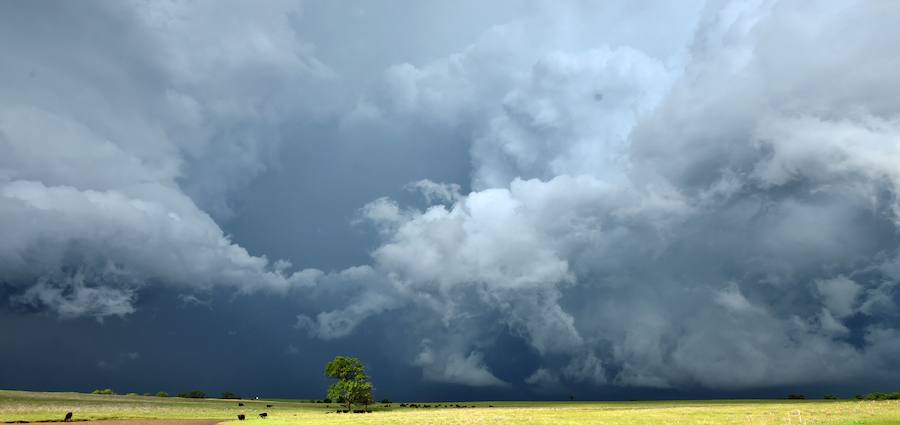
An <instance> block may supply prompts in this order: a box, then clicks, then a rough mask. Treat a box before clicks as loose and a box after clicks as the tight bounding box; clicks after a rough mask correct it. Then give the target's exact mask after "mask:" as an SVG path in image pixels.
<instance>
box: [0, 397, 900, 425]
mask: <svg viewBox="0 0 900 425" xmlns="http://www.w3.org/2000/svg"><path fill="white" fill-rule="evenodd" d="M238 402H239V401H237V400H219V399H204V400H195V399H179V398H162V397H148V396H118V395H94V394H80V393H42V392H24V391H0V422H12V421H48V420H62V418H63V416H64V415H65V413H66V412H68V411H71V412H73V413H74V419H75V420H76V421H78V420H88V419H199V418H204V419H205V418H209V419H222V420H223V421H227V422H228V424H227V425H238V424H241V425H251V424H249V423H250V422H253V424H252V425H290V424H299V423H303V424H435V425H437V424H584V423H589V424H605V425H657V424H658V425H667V424H679V425H681V424H684V425H700V424H704V425H707V424H708V425H714V424H715V425H720V424H735V425H814V424H823V425H851V424H859V425H887V424H900V401H897V400H888V401H856V400H853V401H828V400H806V401H786V400H739V401H738V400H727V401H720V400H716V401H650V402H476V403H473V402H466V403H465V406H473V405H474V406H477V407H474V408H472V407H466V408H456V407H450V408H446V407H442V408H435V407H433V406H435V405H438V404H440V405H447V404H450V405H456V404H457V403H455V402H451V403H444V402H427V403H425V404H428V405H430V406H432V407H430V408H418V409H415V408H402V407H399V402H394V403H392V404H391V407H390V408H387V407H385V406H384V405H381V404H375V405H374V406H371V408H372V410H374V412H373V413H367V414H345V413H342V414H338V413H335V410H336V409H338V408H339V406H338V405H337V404H335V403H331V404H330V405H327V404H324V403H306V402H298V401H289V400H240V402H241V403H244V404H245V405H244V406H243V407H240V406H238ZM266 404H274V406H273V407H272V408H266ZM419 404H422V403H419ZM459 404H460V405H463V403H459ZM489 405H493V406H494V407H488V406H489ZM328 406H330V407H328ZM260 412H268V415H269V416H268V418H267V419H260V418H259V417H258V414H259V413H260ZM240 413H244V414H246V415H247V420H246V421H243V422H239V421H237V415H238V414H240ZM262 421H265V422H262Z"/></svg>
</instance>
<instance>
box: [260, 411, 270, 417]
mask: <svg viewBox="0 0 900 425" xmlns="http://www.w3.org/2000/svg"><path fill="white" fill-rule="evenodd" d="M259 417H260V418H263V419H265V418H268V417H269V414H268V413H266V412H262V413H260V414H259Z"/></svg>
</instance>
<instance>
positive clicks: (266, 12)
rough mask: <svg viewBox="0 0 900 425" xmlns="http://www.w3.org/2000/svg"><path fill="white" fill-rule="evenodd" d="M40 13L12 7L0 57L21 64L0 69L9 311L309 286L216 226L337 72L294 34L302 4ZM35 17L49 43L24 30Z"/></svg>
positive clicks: (113, 307) (134, 5)
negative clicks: (164, 292)
mask: <svg viewBox="0 0 900 425" xmlns="http://www.w3.org/2000/svg"><path fill="white" fill-rule="evenodd" d="M44 6H46V5H39V4H28V5H11V4H10V5H5V6H4V9H10V10H5V11H4V12H3V13H2V15H3V16H4V17H5V18H4V19H3V24H2V27H3V30H2V32H3V34H4V36H3V37H0V38H2V39H3V40H4V41H3V42H0V49H2V51H4V52H5V54H7V55H10V56H15V57H16V58H18V60H17V61H16V62H15V63H8V64H4V65H3V66H0V78H2V79H3V80H4V81H5V82H6V83H5V84H3V88H2V89H0V96H2V98H3V101H2V102H0V220H2V221H3V223H5V224H6V226H4V238H3V241H2V242H0V273H2V274H3V279H2V283H3V284H5V285H9V286H12V287H13V288H16V290H17V291H18V292H20V294H19V296H17V297H15V298H14V299H15V300H16V302H19V303H26V304H29V305H33V306H36V307H40V306H43V307H47V308H49V309H52V310H54V311H57V312H58V313H59V315H60V316H62V317H76V316H82V315H89V316H96V317H104V316H110V315H116V316H122V315H126V314H129V313H131V312H133V311H134V308H135V307H134V303H135V300H136V299H137V297H138V294H139V290H140V289H141V288H142V287H144V286H146V285H151V284H152V285H157V284H162V285H170V286H176V287H180V288H182V289H189V290H205V289H208V288H210V287H212V286H214V285H224V286H226V287H232V288H236V289H238V290H240V291H254V290H269V291H274V292H276V293H279V292H280V293H285V291H287V290H288V289H289V288H290V287H292V286H294V285H301V286H302V285H304V283H301V281H305V282H308V280H307V278H308V276H309V275H310V273H311V274H315V272H314V271H310V272H309V273H307V274H305V275H303V274H297V275H291V274H289V273H286V272H285V271H284V267H279V266H277V265H275V264H273V263H271V262H270V261H269V260H268V259H267V258H266V257H264V256H255V255H252V254H250V253H248V252H247V251H246V250H245V249H244V248H242V247H241V246H239V245H238V244H236V243H234V242H233V241H231V240H230V237H229V236H228V235H227V234H225V233H224V232H223V231H222V230H221V228H220V227H219V225H218V223H217V222H216V221H215V220H216V219H220V220H221V219H225V218H227V217H229V216H230V215H231V210H230V207H229V206H228V201H227V198H228V195H229V194H230V193H232V192H233V191H235V190H237V189H239V188H240V187H242V186H244V185H246V183H247V181H248V180H249V179H250V178H252V177H253V176H254V175H256V174H257V173H259V172H260V171H261V170H263V169H264V168H265V167H266V161H267V159H268V157H269V156H271V155H272V154H273V153H274V151H275V150H276V149H277V146H278V144H279V142H280V137H279V136H278V135H277V134H275V132H273V130H272V129H273V128H274V127H277V126H278V125H280V123H284V122H286V121H288V120H291V119H293V118H294V116H295V115H294V114H295V113H296V112H295V111H292V109H293V107H297V108H298V109H299V108H300V107H301V106H302V105H304V104H305V103H303V102H297V101H296V100H295V99H296V97H295V95H296V94H297V93H298V92H300V91H304V90H306V89H312V88H315V87H322V85H321V84H320V83H322V82H327V81H330V79H331V78H332V73H331V71H330V70H328V69H327V67H326V66H324V65H323V64H322V63H320V62H319V61H318V60H317V59H316V58H315V57H314V55H313V54H312V53H313V52H312V50H311V47H310V46H308V45H306V44H304V43H303V42H302V41H300V40H299V39H297V38H296V36H295V33H294V30H293V29H292V28H293V27H292V25H293V24H292V22H291V16H292V13H299V11H298V10H297V9H296V7H295V6H294V5H290V4H287V3H284V4H274V3H273V4H270V5H269V7H266V8H247V7H245V6H244V5H241V4H240V3H234V4H232V5H231V7H234V8H239V9H240V13H235V14H230V13H226V14H219V13H216V11H217V10H220V9H219V6H221V5H215V6H213V5H212V4H211V3H206V2H200V3H164V4H163V3H159V4H151V3H145V2H122V3H118V2H89V3H86V4H83V5H78V6H74V5H69V6H64V7H62V8H52V10H44V9H43V8H44ZM232 10H234V9H232ZM235 11H236V10H235ZM36 19H37V20H40V21H41V22H45V23H46V25H49V26H52V27H54V31H53V32H52V34H50V33H48V37H33V38H27V37H25V38H21V37H20V36H21V35H23V34H27V33H28V30H27V28H25V27H24V26H25V25H29V22H33V21H35V20H36ZM323 93H324V92H323ZM307 95H308V96H312V93H311V92H310V93H308V94H307ZM323 99H324V97H323ZM307 111H308V109H307ZM305 116H307V117H309V119H315V118H314V117H312V116H311V115H309V114H307V115H305ZM111 270H113V271H114V272H111Z"/></svg>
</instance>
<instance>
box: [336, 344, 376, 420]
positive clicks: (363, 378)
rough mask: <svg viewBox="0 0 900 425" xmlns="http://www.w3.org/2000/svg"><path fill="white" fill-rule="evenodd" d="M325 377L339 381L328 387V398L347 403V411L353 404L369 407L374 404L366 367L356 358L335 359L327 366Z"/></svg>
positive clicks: (341, 357)
mask: <svg viewBox="0 0 900 425" xmlns="http://www.w3.org/2000/svg"><path fill="white" fill-rule="evenodd" d="M325 376H327V377H329V378H333V379H337V382H335V383H334V384H332V385H331V386H330V387H328V398H329V399H331V400H334V401H337V402H338V403H346V404H347V410H350V409H351V408H352V405H353V404H364V405H368V404H369V403H371V402H372V383H371V382H369V376H368V375H366V367H365V365H363V363H362V362H361V361H360V360H359V359H357V358H356V357H347V356H337V357H335V358H334V360H332V361H330V362H328V364H327V365H325Z"/></svg>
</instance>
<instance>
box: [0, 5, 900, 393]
mask: <svg viewBox="0 0 900 425" xmlns="http://www.w3.org/2000/svg"><path fill="white" fill-rule="evenodd" d="M49 6H50V5H49V4H45V3H35V2H32V3H6V4H4V5H3V6H0V7H4V8H6V9H9V10H8V11H4V13H2V14H0V16H2V17H3V18H0V19H3V20H4V23H6V24H8V25H4V26H3V29H2V30H0V31H3V34H4V35H5V36H4V37H2V39H0V40H2V41H0V43H2V44H0V49H2V50H3V51H5V52H9V53H10V55H14V56H15V57H17V58H20V60H18V61H15V62H4V63H2V64H0V78H2V79H3V81H5V82H6V83H4V84H3V85H2V86H0V95H2V98H3V99H4V100H3V101H0V153H2V154H3V155H0V195H2V196H0V220H2V223H3V226H4V229H3V230H4V236H5V238H4V241H3V242H0V273H2V282H3V283H4V285H3V286H2V288H3V290H4V294H5V298H6V299H7V300H8V301H9V302H8V303H7V305H8V306H10V307H11V308H12V309H14V310H15V311H19V312H21V311H23V310H29V309H31V310H42V309H46V310H50V311H53V312H55V314H57V315H59V316H61V317H63V318H71V319H73V321H70V322H64V323H74V322H79V323H81V322H80V321H81V320H83V319H78V318H79V317H98V318H103V317H108V316H124V317H125V319H124V320H126V321H127V320H129V318H134V320H135V321H136V322H140V323H144V321H145V320H147V319H146V318H144V319H140V317H142V315H145V314H146V313H145V312H144V311H143V310H142V308H144V307H146V306H149V305H153V304H154V301H153V299H150V300H148V301H142V300H143V299H144V297H148V295H150V294H154V293H155V291H162V292H164V293H165V292H166V291H169V292H173V291H174V292H178V293H179V294H180V297H176V299H178V300H180V301H179V302H178V305H182V306H185V307H183V308H184V309H187V310H185V311H188V310H189V311H191V313H190V314H187V313H185V317H200V316H203V315H209V316H208V317H222V316H219V315H220V314H221V313H220V312H219V310H217V309H218V308H220V307H221V306H222V304H223V303H225V304H228V303H240V301H236V300H235V298H232V299H231V300H230V301H223V298H227V295H222V294H223V293H226V294H227V293H235V292H237V293H239V294H241V297H246V298H241V299H242V300H245V302H246V304H245V307H246V308H243V309H241V308H236V309H235V310H234V316H235V317H239V318H241V319H244V320H256V319H253V317H255V316H254V315H256V314H262V313H260V312H261V311H267V312H269V313H271V314H268V313H266V314H263V316H265V317H263V318H261V319H260V320H264V321H265V322H266V323H268V324H269V326H268V327H265V329H266V330H264V331H263V330H261V329H262V328H254V332H264V333H271V336H270V337H265V338H263V339H264V340H265V341H267V342H266V344H268V343H269V342H268V341H273V342H272V344H273V347H275V345H277V347H275V348H272V350H271V351H270V352H277V353H281V354H283V355H284V356H285V357H295V356H304V358H305V359H308V360H311V359H315V361H314V362H319V363H321V362H320V360H322V359H323V358H325V357H327V353H328V352H330V351H331V350H350V351H353V350H360V352H362V353H364V354H365V355H366V356H369V358H375V359H376V360H375V361H374V364H375V365H377V366H378V368H380V369H381V370H391V369H393V370H397V371H402V372H398V373H401V374H402V375H403V376H409V375H410V374H413V375H415V376H419V377H421V379H422V382H420V383H418V384H416V385H421V386H422V387H421V388H420V391H419V392H417V394H434V395H435V396H436V397H437V396H440V395H448V394H450V395H453V394H457V395H456V396H458V394H460V393H461V392H456V391H462V390H457V389H454V388H469V389H471V391H474V392H470V393H468V395H469V396H472V394H507V395H523V394H541V395H542V396H556V395H559V394H568V393H569V392H572V391H580V392H585V391H587V392H591V391H599V392H596V393H597V394H600V393H602V391H603V390H602V389H604V388H605V389H609V388H618V389H619V391H626V392H627V391H632V390H631V389H629V388H633V387H639V388H654V389H655V390H654V391H658V392H657V393H655V394H669V395H671V394H677V393H672V392H668V393H667V392H666V391H678V390H679V389H687V390H689V391H698V394H699V392H703V391H729V392H731V393H739V392H740V391H753V389H757V388H788V387H801V388H810V387H814V388H824V387H834V386H842V387H841V388H850V387H853V386H854V385H857V384H859V383H861V382H870V383H879V382H886V381H888V380H891V379H896V378H897V376H896V375H895V374H894V373H893V372H891V371H895V370H897V368H896V366H897V363H896V360H894V359H896V358H897V355H898V354H900V342H898V341H900V334H898V329H897V327H896V323H897V319H898V315H897V313H898V311H897V307H896V303H897V301H898V299H897V298H898V296H897V291H896V283H897V280H898V278H900V266H898V264H900V251H898V249H900V243H898V238H897V226H898V225H900V218H898V214H900V204H898V202H897V190H898V188H900V171H898V170H900V169H898V168H897V164H898V163H900V144H898V142H897V141H898V140H900V125H898V123H897V122H898V119H897V114H898V112H900V111H898V108H900V103H898V102H897V99H898V98H900V93H898V90H900V85H897V84H895V83H893V81H892V76H894V75H897V73H898V71H900V69H897V68H898V62H897V60H896V53H894V52H893V44H892V43H891V41H892V40H897V39H898V38H900V33H897V30H896V29H895V27H896V26H895V25H893V24H892V22H895V21H896V20H897V19H898V18H900V16H898V15H900V8H898V7H897V6H894V5H892V4H890V3H872V2H869V3H855V2H846V3H834V4H829V5H827V7H826V6H820V7H817V8H816V9H815V10H811V9H807V8H804V7H803V6H802V5H799V4H790V3H785V2H777V1H757V2H727V1H721V2H708V3H700V2H695V3H690V4H688V3H683V2H679V3H677V4H675V3H664V4H657V5H654V6H653V7H641V6H638V5H636V4H634V3H633V2H623V3H622V4H615V3H606V4H594V3H578V2H573V3H566V4H559V3H558V2H552V3H541V2H535V3H515V4H511V5H507V4H501V3H497V4H494V5H491V6H490V8H489V9H488V10H485V13H483V14H476V15H478V16H479V18H478V19H474V20H470V19H468V18H467V16H468V15H469V14H467V13H463V12H462V11H466V10H470V9H471V8H470V7H469V6H464V7H459V8H454V9H453V10H449V11H448V10H443V9H444V8H445V6H443V5H442V4H441V3H434V4H429V3H422V4H421V5H418V6H416V7H413V8H410V10H407V11H404V12H403V13H400V14H399V15H397V16H395V15H396V13H395V11H394V9H392V7H393V6H396V4H394V3H385V4H384V7H383V8H378V9H373V8H372V7H373V6H372V4H370V3H359V4H349V5H347V7H346V8H342V9H341V10H337V9H335V7H334V6H333V5H329V4H328V3H312V2H311V3H303V4H291V3H277V2H273V3H267V4H266V5H265V6H266V7H258V6H257V5H251V4H250V3H240V2H235V3H233V4H228V5H222V4H221V3H215V4H213V3H204V2H200V3H190V4H183V3H177V2H176V3H171V4H168V3H166V4H163V3H138V2H135V3H103V2H95V3H79V4H77V5H72V4H66V5H53V6H54V7H49ZM473 7H474V6H473ZM388 17H390V19H391V22H399V24H391V25H386V24H385V22H387V21H388V20H389V19H388ZM394 19H396V21H394ZM6 21H9V22H6ZM338 21H344V22H346V23H351V24H348V25H345V26H344V27H345V28H347V29H346V31H343V32H341V33H340V34H334V31H333V29H332V27H331V26H327V27H323V25H322V23H323V22H329V23H332V22H338ZM24 22H30V23H33V22H44V23H45V24H47V25H52V26H53V27H54V28H57V30H56V31H54V32H43V33H41V36H40V37H37V36H35V37H26V36H25V34H27V33H28V31H27V30H26V29H25V28H24V27H21V26H22V25H24V24H23V23H24ZM858 22H866V23H867V24H866V25H858V24H857V23H858ZM429 23H430V24H429ZM457 24H458V25H457ZM410 32H412V33H415V34H421V36H420V37H414V36H410V35H409V33H410ZM7 33H8V34H7ZM6 35H8V36H6ZM113 35H115V36H113ZM400 35H402V37H401V36H400ZM414 40H425V41H422V42H421V43H418V42H413V41H414ZM823 46H828V49H824V48H823ZM382 52H383V53H382ZM838 82H839V83H838ZM466 155H467V157H466ZM464 161H465V162H469V163H470V164H471V165H470V166H471V169H469V168H468V167H469V165H468V164H462V162H464ZM469 174H470V176H469ZM408 191H412V192H418V193H420V194H421V195H422V196H421V199H414V198H413V197H412V196H410V195H411V193H409V192H408ZM223 229H225V230H223ZM292 229H298V230H296V231H295V230H292ZM322 229H325V230H324V231H323V230H322ZM370 232H372V233H370ZM229 233H233V234H234V235H235V236H234V237H230V236H228V234H229ZM285 233H295V234H296V235H299V236H294V237H284V236H282V235H284V234H285ZM246 248H249V249H250V251H248V250H247V249H246ZM342 251H346V253H342ZM263 254H266V255H271V256H272V260H270V259H269V258H267V257H264V256H263ZM366 254H368V255H366ZM276 258H285V259H286V260H290V261H292V262H294V263H295V264H298V265H302V266H303V267H304V268H299V269H298V268H294V267H293V266H292V265H291V264H290V263H289V262H287V261H283V260H278V261H275V260H274V259H276ZM305 267H308V268H305ZM298 270H299V271H298ZM322 270H334V271H331V272H325V271H322ZM255 292H262V293H263V294H268V295H259V294H256V295H247V294H250V293H255ZM211 294H218V295H211ZM267 296H274V297H278V298H277V299H278V300H279V301H278V302H276V303H275V305H276V306H275V307H274V308H273V307H271V306H269V303H270V302H271V301H264V300H263V298H265V297H267ZM142 306H144V307H142ZM5 314H10V313H9V312H6V313H5ZM14 317H16V319H15V320H24V319H21V318H20V316H14ZM239 321H240V319H239ZM107 322H109V321H107ZM36 326H38V325H36ZM40 326H44V327H52V325H49V324H46V323H44V324H42V325H40ZM66 326H71V325H66ZM104 326H108V325H104ZM135 326H139V325H137V324H135ZM145 326H149V325H145ZM213 327H215V326H213ZM225 328H227V329H225ZM238 328H240V326H238V327H234V326H233V325H232V324H224V325H221V329H219V330H221V332H222V333H223V336H220V337H219V338H229V337H234V336H237V335H240V334H241V332H242V330H241V329H238ZM272 328H277V330H273V329H272ZM298 330H299V331H298ZM227 332H235V333H234V334H231V333H227ZM160 339H164V337H162V336H160ZM217 340H219V341H224V340H225V339H217ZM243 341H246V340H243ZM274 341H277V343H275V342H274ZM316 341H320V342H318V343H317V342H316ZM317 344H319V345H317ZM190 346H194V345H190ZM197 349H198V350H201V351H202V349H201V348H197ZM243 350H249V351H247V352H246V355H247V356H248V358H249V357H253V356H262V355H263V352H262V351H253V350H250V349H248V348H243ZM242 352H243V351H242ZM130 353H139V354H138V355H137V356H135V358H133V359H132V358H131V357H129V354H130ZM384 353H390V356H385V355H384ZM512 353H521V355H520V356H518V357H516V356H513V355H512ZM93 357H94V358H92V359H91V362H93V363H92V364H99V363H97V362H103V364H105V365H112V364H115V365H117V366H116V367H121V368H126V367H128V364H129V363H131V362H144V361H146V359H148V358H152V354H151V351H148V348H147V347H143V346H142V347H133V348H132V347H121V348H119V347H117V348H116V349H115V350H111V351H109V352H106V353H104V354H103V356H93ZM320 357H321V358H320ZM286 361H292V360H286ZM319 363H316V364H319ZM212 369H214V367H212V366H210V369H209V370H212ZM298 373H299V372H298ZM210 382H214V380H211V381H210ZM215 385H221V383H218V384H215ZM268 388H270V389H271V388H272V387H268ZM382 388H386V389H391V390H393V391H395V392H401V391H403V390H401V389H398V388H397V387H394V386H392V384H386V385H385V386H384V387H382ZM275 391H276V392H277V391H282V390H280V389H276V390H275Z"/></svg>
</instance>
